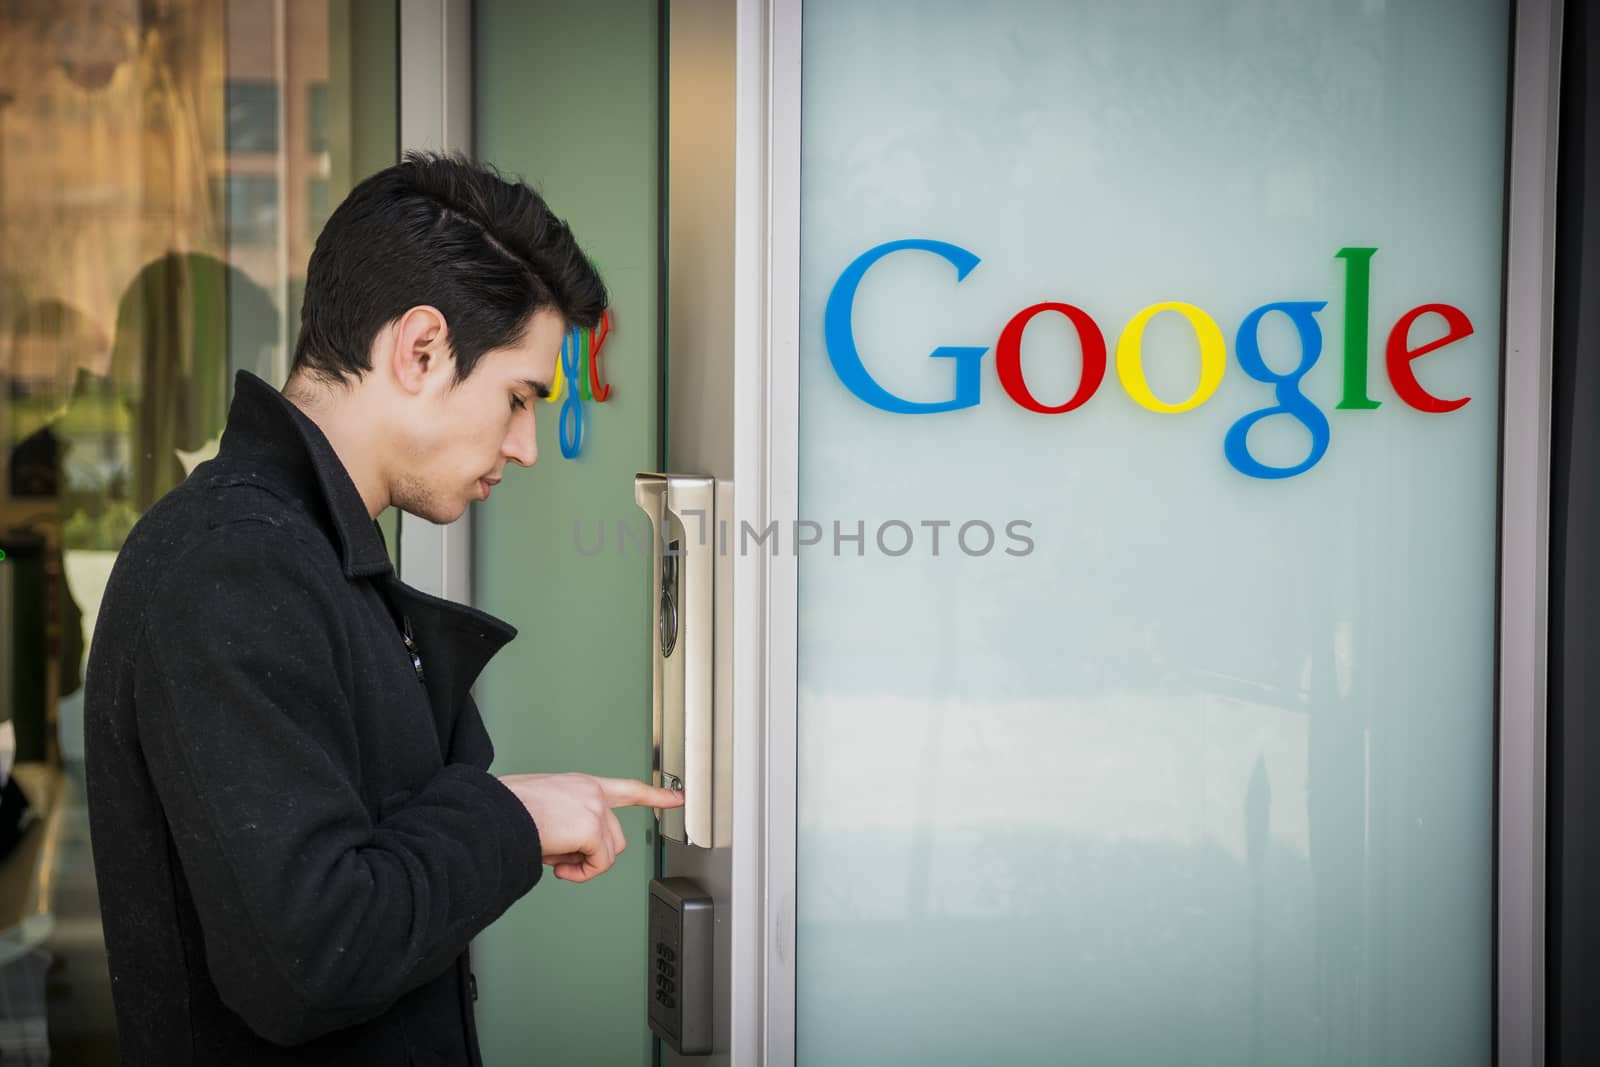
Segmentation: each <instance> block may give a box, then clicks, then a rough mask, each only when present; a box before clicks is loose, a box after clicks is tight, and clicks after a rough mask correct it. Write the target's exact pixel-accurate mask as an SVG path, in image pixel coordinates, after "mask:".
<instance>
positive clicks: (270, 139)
mask: <svg viewBox="0 0 1600 1067" xmlns="http://www.w3.org/2000/svg"><path fill="white" fill-rule="evenodd" d="M228 149H229V151H231V152H234V153H237V154H239V155H248V154H250V153H252V152H276V151H277V150H278V87H277V85H275V84H273V83H272V82H229V83H228Z"/></svg>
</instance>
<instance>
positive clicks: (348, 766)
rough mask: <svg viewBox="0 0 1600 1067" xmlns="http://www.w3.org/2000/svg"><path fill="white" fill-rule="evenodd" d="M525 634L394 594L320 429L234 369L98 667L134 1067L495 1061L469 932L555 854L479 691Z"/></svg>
mask: <svg viewBox="0 0 1600 1067" xmlns="http://www.w3.org/2000/svg"><path fill="white" fill-rule="evenodd" d="M408 628H409V631H410V634H409V645H408V638H407V636H406V631H407V629H408ZM513 636H515V631H513V630H512V629H511V627H509V626H507V625H506V624H504V623H502V622H500V621H498V620H496V619H493V618H491V617H489V616H488V615H485V614H483V613H482V612H479V611H474V610H472V609H471V608H466V607H462V606H460V605H456V604H451V603H448V602H446V601H443V600H439V599H437V598H435V597H431V596H428V595H426V594H424V593H421V592H419V591H417V590H414V589H411V588H409V587H407V586H405V585H403V584H401V583H400V581H399V580H398V579H396V578H395V576H394V573H393V570H392V568H391V567H390V564H389V558H388V554H387V552H386V551H385V548H384V544H383V537H382V534H381V533H380V532H379V531H378V528H377V526H376V524H374V523H373V522H372V520H371V518H370V517H369V516H368V513H367V510H366V506H365V505H364V504H363V503H362V500H361V497H360V495H359V494H358V493H357V491H356V487H355V485H354V483H353V482H352V481H351V480H350V477H349V475H348V474H347V473H346V471H345V469H344V467H343V465H342V464H341V463H340V461H339V458H338V456H337V455H336V454H335V453H334V451H333V448H332V446H331V445H330V444H329V443H328V440H327V438H326V437H324V436H323V434H322V433H321V431H320V430H319V429H318V428H317V426H316V424H315V423H313V422H312V421H311V420H310V419H309V418H307V417H306V416H305V415H304V414H303V413H302V412H301V411H300V410H299V409H297V408H296V407H294V405H292V404H290V403H289V402H288V401H287V400H285V399H284V398H283V397H282V396H281V395H280V394H279V393H278V392H277V391H276V390H275V389H273V388H271V387H270V386H268V385H267V384H266V383H265V382H263V381H261V380H260V379H258V378H255V377H252V376H251V375H249V374H246V373H241V374H240V375H239V378H238V381H237V385H236V389H235V397H234V401H233V406H232V408H231V410H230V411H229V414H228V424H227V430H226V432H225V433H224V435H223V438H222V445H221V451H220V453H219V455H218V456H217V458H216V459H214V460H211V461H208V462H206V463H204V464H202V465H200V466H199V467H197V468H196V469H195V471H194V473H193V474H192V475H191V476H190V477H189V479H188V480H187V481H185V482H184V483H183V484H182V485H180V486H179V487H178V488H177V489H175V490H173V491H172V492H171V493H169V494H168V495H167V496H166V497H164V498H163V499H162V500H161V501H160V502H159V503H158V504H157V505H156V506H155V507H154V508H153V509H152V510H151V511H150V512H149V513H148V514H147V515H146V516H145V517H144V518H143V519H142V520H141V521H140V522H139V524H138V525H137V526H136V527H135V528H134V530H133V533H132V534H131V535H130V536H129V537H128V540H127V543H126V544H125V545H124V546H123V549H122V552H121V555H120V556H119V557H118V559H117V563H116V566H115V568H114V570H113V571H112V575H111V581H110V584H109V586H108V588H107V590H106V594H105V598H104V601H103V603H102V607H101V612H100V619H99V622H98V624H97V626H96V628H95V631H94V641H93V646H92V650H91V653H90V659H89V669H88V677H87V681H86V694H85V713H86V724H85V731H86V738H85V745H86V749H87V751H86V761H87V779H88V802H89V819H90V832H91V841H92V844H93V848H94V859H95V873H96V876H97V879H98V882H99V887H100V909H101V915H102V918H103V920H104V924H105V939H106V950H107V953H108V955H109V957H110V967H111V980H112V992H113V997H114V999H115V1002H116V1011H117V1026H118V1031H119V1034H120V1038H121V1042H122V1053H123V1062H124V1063H125V1064H127V1065H129V1067H143V1065H147V1064H148V1065H159V1067H181V1065H189V1064H193V1065H207V1067H210V1065H223V1064H226V1065H228V1067H236V1065H238V1067H243V1065H251V1064H291V1063H292V1064H297V1065H308V1064H312V1065H314V1064H328V1065H333V1064H338V1065H339V1067H357V1065H363V1064H373V1065H378V1064H381V1065H383V1067H397V1065H398V1067H403V1065H407V1064H413V1065H418V1067H435V1065H444V1064H451V1065H454V1064H474V1065H475V1064H478V1063H479V1062H480V1057H479V1053H478V1045H477V1037H476V1032H475V1030H474V1027H473V1019H472V1013H473V1009H472V1001H473V1000H474V999H475V997H476V987H475V982H474V980H473V979H472V976H471V974H470V971H469V970H468V962H467V958H466V951H467V945H468V943H469V942H470V941H471V939H472V937H473V935H475V934H477V933H478V932H479V931H480V930H482V929H483V928H484V927H485V926H487V925H488V924H489V923H490V922H491V921H492V920H493V919H494V918H495V917H496V916H498V915H500V914H501V913H502V912H503V911H504V910H505V909H506V908H507V907H508V906H509V905H510V904H511V903H512V902H513V901H515V900H516V899H517V898H518V897H520V896H521V895H522V894H523V893H525V892H527V891H528V890H529V889H530V888H531V887H532V886H533V885H534V883H535V882H537V881H538V880H539V875H540V873H541V871H542V867H541V864H540V849H539V834H538V830H537V828H536V827H535V826H534V822H533V819H532V818H531V817H530V816H529V815H528V813H527V810H526V809H525V808H523V806H522V804H521V803H520V802H519V801H518V800H517V799H516V797H515V796H514V795H513V794H512V793H511V791H510V790H508V789H507V788H506V787H505V786H504V785H502V784H501V783H500V782H499V781H498V780H497V779H496V778H494V777H493V776H492V775H490V774H489V773H488V772H487V768H488V766H489V763H490V760H491V758H492V756H493V748H492V747H491V745H490V743H489V736H488V734H487V733H486V732H485V730H484V726H483V720H482V719H481V718H480V717H479V714H478V709H477V708H476V706H475V705H474V704H473V701H472V697H471V696H470V695H469V693H468V689H469V687H470V686H471V685H472V683H473V681H474V680H475V679H476V678H477V676H478V674H479V672H480V671H481V670H482V669H483V667H484V665H485V664H486V663H487V662H488V660H489V658H490V657H491V656H492V655H493V654H494V653H495V652H496V651H498V650H499V649H500V648H501V647H502V646H503V645H504V644H505V643H506V642H507V641H509V640H510V639H511V638H512V637H513ZM412 648H415V650H416V652H417V654H418V656H419V657H420V669H419V667H418V665H417V663H416V662H414V658H413V656H412Z"/></svg>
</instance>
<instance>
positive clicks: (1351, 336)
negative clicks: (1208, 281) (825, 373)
mask: <svg viewBox="0 0 1600 1067" xmlns="http://www.w3.org/2000/svg"><path fill="white" fill-rule="evenodd" d="M911 251H917V252H931V253H933V254H934V255H936V256H939V257H940V258H942V259H944V260H945V261H946V262H948V263H950V264H951V265H952V266H954V267H955V268H956V281H957V282H960V281H961V280H962V279H964V278H966V276H967V275H968V274H970V273H971V272H972V269H973V268H974V267H976V266H977V265H978V263H979V259H978V257H977V256H976V255H974V254H973V253H971V252H969V251H967V250H966V249H965V248H961V247H959V246H958V245H953V244H948V243H946V242H943V241H930V240H920V239H916V240H905V241H889V242H887V243H885V244H881V245H878V246H877V247H875V248H871V249H869V250H867V251H866V252H864V253H862V254H861V255H860V256H858V257H857V258H856V259H855V261H854V262H853V263H851V264H850V266H848V267H846V268H845V270H844V273H843V274H841V275H839V280H838V281H836V282H835V283H834V285H833V290H832V292H831V293H829V295H828V306H827V310H826V313H825V322H824V329H823V333H824V339H825V342H826V344H827V348H828V359H829V361H830V362H831V363H832V364H833V369H834V371H835V372H836V373H837V374H838V376H839V380H840V381H841V382H842V383H844V386H845V388H847V389H849V390H850V391H851V392H852V393H854V394H855V395H856V396H857V397H859V398H861V399H862V400H864V401H866V402H867V403H868V404H871V405H872V406H874V407H877V408H881V409H883V410H884V411H892V412H898V413H901V414H907V415H929V414H933V413H936V412H941V411H957V410H960V409H962V408H970V407H974V406H976V405H977V403H978V401H979V400H980V398H981V383H980V379H979V372H980V369H981V365H982V359H983V355H984V353H986V352H987V351H988V348H986V347H985V348H968V347H956V346H943V347H940V348H937V349H935V350H934V351H933V352H932V353H930V356H931V357H932V358H935V359H948V360H950V361H951V362H952V364H953V365H954V370H955V374H954V377H955V392H954V394H953V395H952V396H951V397H950V398H949V399H946V400H937V401H932V402H926V403H924V402H919V401H913V400H907V399H905V398H904V397H899V396H896V395H894V394H893V393H891V392H889V391H888V390H887V389H885V388H883V386H881V385H880V384H879V383H878V382H877V381H876V380H875V379H874V378H873V377H872V375H871V374H869V373H868V372H867V368H866V365H865V364H864V363H863V362H862V360H861V353H860V352H858V351H857V350H856V343H855V336H854V332H853V330H852V328H851V313H852V312H853V311H854V308H855V300H856V290H857V289H858V288H859V287H860V285H861V280H862V278H864V277H865V276H866V273H867V271H868V270H869V269H871V267H872V266H873V264H875V263H877V262H878V261H879V260H881V259H883V258H884V257H886V256H889V255H893V254H894V253H896V252H911ZM1377 251H1378V250H1377V249H1376V248H1341V249H1340V250H1339V251H1338V252H1337V253H1336V255H1335V258H1338V259H1342V260H1344V262H1345V305H1344V392H1343V396H1342V397H1341V398H1340V401H1339V403H1338V405H1337V408H1338V410H1342V411H1371V410H1373V409H1375V408H1377V407H1378V406H1379V404H1380V401H1377V400H1373V399H1372V398H1371V397H1369V396H1368V395H1367V334H1368V330H1369V316H1368V304H1369V294H1370V291H1371V270H1372V257H1373V256H1374V255H1376V254H1377ZM1327 306H1328V305H1327V301H1322V300H1280V301H1274V302H1271V303H1266V304H1262V305H1261V306H1260V307H1258V308H1256V309H1255V310H1254V311H1252V312H1250V314H1248V315H1246V316H1245V318H1244V322H1243V323H1242V324H1241V325H1240V326H1239V332H1238V334H1237V336H1236V338H1235V344H1234V351H1235V352H1236V354H1237V357H1238V361H1239V368H1240V369H1241V370H1243V371H1244V373H1245V374H1247V375H1249V376H1250V377H1251V378H1253V379H1254V380H1256V381H1258V382H1262V383H1264V384H1267V385H1271V386H1273V387H1274V389H1275V394H1276V399H1277V403H1276V404H1274V405H1272V406H1270V407H1264V408H1260V409H1258V410H1255V411H1252V412H1250V413H1248V414H1246V415H1245V416H1243V417H1242V418H1240V419H1239V420H1238V421H1237V422H1235V423H1234V424H1233V425H1232V426H1231V427H1229V429H1228V433H1227V436H1226V437H1225V439H1224V441H1223V453H1224V454H1225V455H1226V456H1227V460H1228V462H1229V463H1230V464H1232V465H1233V467H1234V468H1235V469H1237V470H1238V471H1240V472H1241V473H1243V474H1248V475H1249V476H1251V477H1252V478H1290V477H1293V476H1294V475H1296V474H1303V473H1305V472H1306V471H1308V470H1310V469H1311V468H1312V467H1315V466H1316V465H1317V463H1318V461H1320V460H1321V459H1322V457H1323V455H1324V454H1325V453H1326V452H1327V451H1328V440H1329V437H1330V435H1331V430H1330V427H1329V425H1328V418H1327V416H1326V415H1325V414H1323V412H1322V409H1321V408H1319V407H1317V405H1316V404H1314V403H1313V402H1312V401H1311V400H1310V399H1309V398H1307V397H1306V395H1305V394H1304V393H1302V392H1301V391H1300V380H1301V379H1302V378H1304V377H1305V376H1306V373H1307V372H1309V371H1310V370H1311V368H1312V367H1314V366H1316V363H1317V360H1318V359H1319V358H1320V357H1321V355H1322V328H1321V327H1320V326H1319V325H1318V323H1317V319H1316V314H1317V312H1319V311H1321V310H1322V309H1323V308H1325V307H1327ZM1046 312H1050V313H1053V314H1058V315H1062V316H1065V317H1066V319H1067V321H1069V322H1070V323H1071V324H1072V326H1073V328H1074V329H1075V330H1076V331H1077V335H1078V340H1079V343H1080V345H1081V347H1082V350H1083V372H1082V378H1081V379H1080V381H1079V383H1078V389H1077V392H1075V393H1073V395H1072V396H1071V397H1070V398H1068V399H1067V401H1066V402H1065V403H1062V404H1055V405H1050V404H1045V403H1043V402H1041V401H1040V400H1039V399H1037V398H1036V397H1035V396H1034V395H1033V393H1032V392H1030V391H1029V389H1028V383H1027V382H1026V381H1025V380H1024V379H1023V376H1022V335H1023V333H1024V331H1026V330H1027V328H1028V324H1029V323H1030V322H1032V321H1033V320H1034V318H1036V317H1037V316H1039V315H1042V314H1045V313H1046ZM1167 312H1171V313H1173V314H1177V315H1181V316H1183V317H1184V318H1185V319H1187V320H1188V322H1189V324H1190V326H1191V327H1193V329H1194V332H1195V337H1196V338H1197V340H1198V341H1199V349H1200V382H1199V384H1198V385H1197V386H1196V387H1195V391H1194V392H1193V393H1192V394H1191V395H1190V396H1189V397H1188V398H1187V399H1185V400H1182V401H1179V402H1177V403H1169V402H1167V401H1164V400H1162V399H1161V398H1160V397H1158V396H1156V395H1155V393H1154V392H1153V391H1152V390H1151V388H1150V384H1149V382H1148V381H1147V380H1146V379H1145V373H1144V352H1143V344H1144V331H1145V328H1146V327H1147V326H1148V325H1149V324H1150V320H1152V319H1153V318H1155V317H1156V316H1157V315H1160V314H1163V313H1167ZM1268 315H1283V316H1286V317H1287V318H1288V319H1289V321H1290V322H1291V323H1292V324H1293V325H1294V328H1295V330H1296V332H1297V333H1298V334H1299V340H1300V362H1299V364H1298V365H1297V366H1296V367H1295V368H1294V369H1293V370H1292V371H1289V372H1288V373H1285V374H1279V373H1277V372H1275V371H1273V370H1272V368H1270V367H1269V366H1267V363H1266V360H1265V359H1263V358H1262V355H1261V345H1260V339H1259V333H1260V328H1261V321H1262V320H1263V319H1264V318H1266V317H1267V316H1268ZM1425 316H1436V317H1438V318H1440V319H1443V320H1444V325H1445V332H1444V334H1443V336H1441V337H1438V338H1436V339H1434V340H1430V341H1427V342H1425V343H1422V344H1419V345H1417V346H1416V347H1412V344H1411V330H1412V327H1413V326H1415V325H1416V323H1417V321H1418V320H1419V319H1422V318H1423V317H1425ZM1472 332H1473V328H1472V323H1471V322H1470V321H1469V320H1468V319H1467V316H1466V315H1465V314H1464V313H1463V312H1462V311H1461V309H1460V308H1458V307H1455V306H1453V305H1451V304H1421V305H1418V306H1417V307H1414V308H1412V309H1411V310H1410V311H1407V312H1406V313H1405V314H1404V315H1401V316H1400V318H1399V319H1398V320H1397V321H1396V322H1395V324H1394V326H1393V328H1392V329H1390V331H1389V339H1388V342H1387V344H1386V345H1385V346H1384V363H1385V366H1386V367H1387V369H1388V373H1389V381H1390V383H1391V384H1392V385H1393V386H1394V391H1395V393H1396V394H1397V395H1398V396H1399V397H1400V399H1401V400H1403V401H1404V402H1405V403H1406V404H1408V405H1410V406H1411V407H1413V408H1415V409H1416V410H1418V411H1423V412H1428V413H1430V414H1443V413H1445V412H1450V411H1455V410H1456V409H1458V408H1460V407H1461V406H1462V405H1464V404H1466V403H1467V402H1468V400H1470V399H1471V398H1470V397H1464V396H1463V397H1458V398H1456V399H1452V400H1446V399H1441V398H1440V397H1437V396H1434V395H1433V394H1431V393H1429V392H1428V391H1427V390H1426V389H1424V388H1423V387H1422V385H1421V384H1420V383H1419V382H1418V381H1417V378H1416V375H1415V374H1414V373H1413V372H1412V368H1411V363H1412V361H1414V360H1416V359H1419V358H1421V357H1422V356H1425V355H1427V354H1428V353H1430V352H1435V351H1437V350H1439V349H1441V348H1443V347H1445V346H1446V345H1449V344H1453V343H1455V342H1456V341H1460V340H1461V339H1463V338H1465V337H1469V336H1471V335H1472ZM1116 360H1117V377H1118V379H1119V380H1120V381H1121V382H1122V388H1123V390H1124V391H1125V392H1126V393H1127V394H1128V397H1129V398H1130V399H1131V400H1133V402H1134V403H1136V404H1138V405H1139V406H1140V407H1142V408H1145V409H1147V410H1149V411H1154V412H1160V413H1163V414H1175V413H1178V412H1183V411H1192V410H1194V409H1195V408H1197V407H1199V406H1200V405H1201V404H1204V403H1205V402H1206V401H1207V400H1209V399H1210V398H1211V395H1212V394H1213V393H1215V392H1216V391H1217V386H1218V385H1220V384H1221V383H1222V373H1223V370H1224V368H1225V367H1226V365H1227V353H1226V345H1225V342H1224V340H1223V337H1222V330H1221V328H1220V327H1219V326H1218V325H1217V323H1216V320H1215V319H1213V318H1212V317H1211V316H1210V315H1208V314H1206V312H1204V311H1203V310H1201V309H1200V308H1198V307H1195V306H1194V305H1193V304H1185V303H1181V302H1179V301H1164V302H1161V303H1156V304H1151V305H1150V306H1149V307H1146V308H1145V309H1143V310H1142V311H1140V312H1138V313H1137V314H1136V315H1134V316H1133V318H1132V319H1130V320H1129V321H1128V324H1127V326H1126V327H1124V328H1123V331H1122V336H1121V337H1120V338H1119V339H1118V341H1117V349H1116ZM994 361H995V370H996V371H997V372H998V373H999V376H1000V384H1001V386H1002V387H1003V388H1004V389H1005V391H1006V395H1008V396H1010V397H1011V399H1012V400H1013V401H1014V402H1016V404H1017V405H1019V406H1020V407H1023V408H1025V409H1027V410H1028V411H1035V412H1038V413H1040V414H1043V415H1060V414H1064V413H1065V412H1068V411H1072V410H1074V409H1075V408H1079V407H1082V406H1083V405H1084V404H1085V403H1087V402H1088V401H1089V398H1090V397H1092V396H1094V394H1095V392H1096V391H1097V390H1098V389H1099V388H1100V383H1101V382H1102V381H1103V380H1104V378H1105V373H1106V341H1105V336H1104V335H1103V334H1102V333H1101V332H1100V327H1099V326H1098V325H1097V324H1096V323H1095V321H1094V319H1093V318H1092V317H1091V316H1090V315H1089V314H1088V313H1087V312H1085V311H1084V310H1083V309H1082V308H1078V307H1075V306H1073V305H1072V304H1062V303H1041V304H1034V305H1032V306H1031V307H1026V308H1023V309H1022V310H1021V311H1019V312H1017V313H1016V314H1015V315H1013V316H1012V317H1011V320H1010V321H1009V322H1007V323H1006V324H1005V327H1004V328H1003V329H1002V330H1001V331H1000V338H999V340H998V341H997V342H996V344H995V355H994ZM1273 415H1287V416H1289V417H1291V418H1293V419H1296V420H1298V421H1299V422H1300V423H1301V425H1303V426H1304V427H1305V428H1306V429H1307V430H1308V431H1309V432H1310V434H1311V449H1310V451H1309V452H1308V453H1307V455H1306V457H1305V459H1303V460H1301V461H1300V462H1299V463H1296V464H1295V465H1293V466H1290V467H1275V466H1270V465H1268V464H1265V463H1262V462H1260V461H1259V460H1257V459H1256V458H1255V456H1254V455H1252V454H1251V452H1250V445H1249V439H1248V438H1249V433H1250V429H1251V428H1252V427H1253V426H1255V425H1256V423H1258V422H1260V421H1262V420H1263V419H1266V418H1270V417H1271V416H1273Z"/></svg>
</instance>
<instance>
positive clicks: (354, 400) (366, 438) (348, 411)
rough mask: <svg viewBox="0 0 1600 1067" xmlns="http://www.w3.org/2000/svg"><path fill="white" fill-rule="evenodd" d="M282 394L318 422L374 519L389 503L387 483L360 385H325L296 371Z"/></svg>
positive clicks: (380, 447) (378, 447)
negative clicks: (347, 386) (349, 386)
mask: <svg viewBox="0 0 1600 1067" xmlns="http://www.w3.org/2000/svg"><path fill="white" fill-rule="evenodd" d="M283 395H284V397H285V399H287V400H288V401H289V402H290V403H291V404H293V405H294V406H295V407H297V408H299V409H300V410H301V411H302V412H304V413H305V416H306V417H307V418H308V419H310V420H311V421H312V422H314V423H316V424H317V429H319V430H321V431H322V435H323V436H324V437H326V438H327V439H328V443H329V444H330V445H332V446H333V451H334V454H335V455H337V456H338V457H339V462H340V463H342V464H343V465H344V469H345V472H346V473H348V474H349V475H350V480H351V481H352V482H354V483H355V486H356V492H358V493H360V494H361V501H362V503H364V504H365V505H366V506H367V514H369V515H371V516H372V517H373V518H374V519H376V518H377V517H378V515H379V514H381V513H382V511H383V509H384V508H386V507H388V506H389V492H388V483H387V481H386V480H385V478H384V476H383V470H382V466H381V461H380V459H379V457H380V456H382V455H383V447H382V442H380V441H378V440H377V438H376V436H375V434H374V432H373V430H372V427H371V420H369V419H368V418H367V414H366V408H367V405H366V404H365V403H364V400H365V397H364V396H363V394H362V393H361V391H360V387H359V386H358V387H354V388H341V387H338V386H328V385H324V384H322V383H320V382H314V381H310V380H308V379H306V378H305V377H304V376H303V375H299V374H297V375H295V376H294V377H292V378H290V379H289V381H288V384H286V385H285V386H284V387H283Z"/></svg>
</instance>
